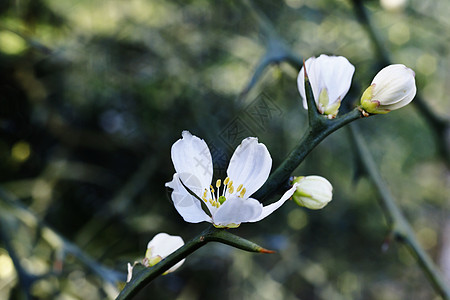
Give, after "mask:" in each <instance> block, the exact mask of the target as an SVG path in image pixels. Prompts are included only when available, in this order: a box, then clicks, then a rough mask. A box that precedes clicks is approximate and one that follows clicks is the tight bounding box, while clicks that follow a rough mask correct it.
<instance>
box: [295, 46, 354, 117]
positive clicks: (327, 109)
mask: <svg viewBox="0 0 450 300" xmlns="http://www.w3.org/2000/svg"><path fill="white" fill-rule="evenodd" d="M305 67H306V75H307V76H308V79H309V83H310V84H311V89H312V92H313V96H314V101H315V102H316V106H317V110H318V111H319V112H320V113H321V114H324V115H327V116H328V118H330V119H332V118H334V117H336V115H337V113H338V110H339V107H340V106H341V101H342V99H343V98H344V97H345V95H346V94H347V92H348V90H349V89H350V85H351V83H352V77H353V73H354V72H355V67H354V66H353V65H352V64H351V63H350V62H349V61H348V60H347V59H346V58H345V57H343V56H328V55H325V54H322V55H320V56H319V57H318V58H315V57H311V58H308V60H306V62H305V66H304V67H302V69H301V70H300V73H298V77H297V86H298V91H299V92H300V96H301V97H302V99H303V107H304V108H305V109H308V104H307V101H306V92H305V70H304V68H305Z"/></svg>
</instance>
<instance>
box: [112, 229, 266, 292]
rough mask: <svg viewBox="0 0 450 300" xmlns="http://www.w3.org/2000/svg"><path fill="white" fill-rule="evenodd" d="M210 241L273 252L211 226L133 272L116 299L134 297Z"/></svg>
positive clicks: (250, 250)
mask: <svg viewBox="0 0 450 300" xmlns="http://www.w3.org/2000/svg"><path fill="white" fill-rule="evenodd" d="M209 242H220V243H223V244H227V245H230V246H233V247H235V248H238V249H241V250H244V251H249V252H259V253H272V252H273V251H270V250H267V249H264V248H262V247H261V246H259V245H257V244H255V243H253V242H250V241H248V240H246V239H243V238H241V237H238V236H236V235H234V234H232V233H230V232H228V231H226V230H225V229H218V228H215V227H213V226H210V227H209V228H207V229H206V230H204V231H203V232H201V233H200V234H199V235H197V236H196V237H194V238H193V239H191V240H190V241H189V242H187V243H186V244H185V245H184V246H183V247H181V248H179V249H178V250H177V251H175V252H174V253H172V254H171V255H169V256H168V257H166V258H165V259H164V260H162V261H161V262H159V263H157V264H156V265H155V266H153V267H151V268H146V269H144V270H142V271H140V272H138V273H137V274H133V277H132V280H131V281H130V282H129V283H127V285H126V286H125V287H124V289H123V290H122V292H121V293H120V294H119V296H118V297H117V298H116V300H125V299H132V297H133V296H134V295H136V294H137V293H138V292H139V291H140V290H141V289H142V288H144V287H145V286H146V285H147V284H148V283H150V282H151V281H152V280H154V279H155V278H157V277H158V276H160V275H162V274H164V272H166V271H167V270H168V269H170V268H171V267H172V266H174V265H175V264H177V263H178V262H179V261H181V260H182V259H184V258H186V257H187V256H188V255H189V254H191V253H193V252H194V251H196V250H197V249H199V248H200V247H202V246H204V245H206V244H207V243H209Z"/></svg>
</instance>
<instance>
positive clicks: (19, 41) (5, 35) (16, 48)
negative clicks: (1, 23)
mask: <svg viewBox="0 0 450 300" xmlns="http://www.w3.org/2000/svg"><path fill="white" fill-rule="evenodd" d="M26 48H27V44H26V43H25V41H24V40H23V38H21V37H20V36H18V35H17V34H15V33H13V32H10V31H0V51H1V52H3V53H6V54H11V55H15V54H20V53H21V52H22V51H24V50H25V49H26Z"/></svg>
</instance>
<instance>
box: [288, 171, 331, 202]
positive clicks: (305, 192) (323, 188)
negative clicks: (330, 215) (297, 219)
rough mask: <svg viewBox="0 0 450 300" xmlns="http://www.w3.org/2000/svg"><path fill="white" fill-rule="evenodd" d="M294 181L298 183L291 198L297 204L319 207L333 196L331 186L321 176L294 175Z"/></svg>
mask: <svg viewBox="0 0 450 300" xmlns="http://www.w3.org/2000/svg"><path fill="white" fill-rule="evenodd" d="M294 183H298V185H297V190H296V191H295V193H294V195H293V196H292V198H293V199H294V201H295V203H297V204H298V205H299V206H304V207H306V208H309V209H321V208H323V207H325V205H327V204H328V202H330V201H331V199H332V197H333V186H332V185H331V183H330V182H329V181H328V180H326V179H325V178H323V177H321V176H306V177H304V176H301V177H296V178H295V179H294Z"/></svg>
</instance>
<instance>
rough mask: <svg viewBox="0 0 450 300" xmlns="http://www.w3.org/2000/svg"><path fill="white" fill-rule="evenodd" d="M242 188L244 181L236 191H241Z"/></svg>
mask: <svg viewBox="0 0 450 300" xmlns="http://www.w3.org/2000/svg"><path fill="white" fill-rule="evenodd" d="M241 189H242V183H241V184H240V185H239V186H238V188H237V190H236V192H239V191H240V190H241Z"/></svg>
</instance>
